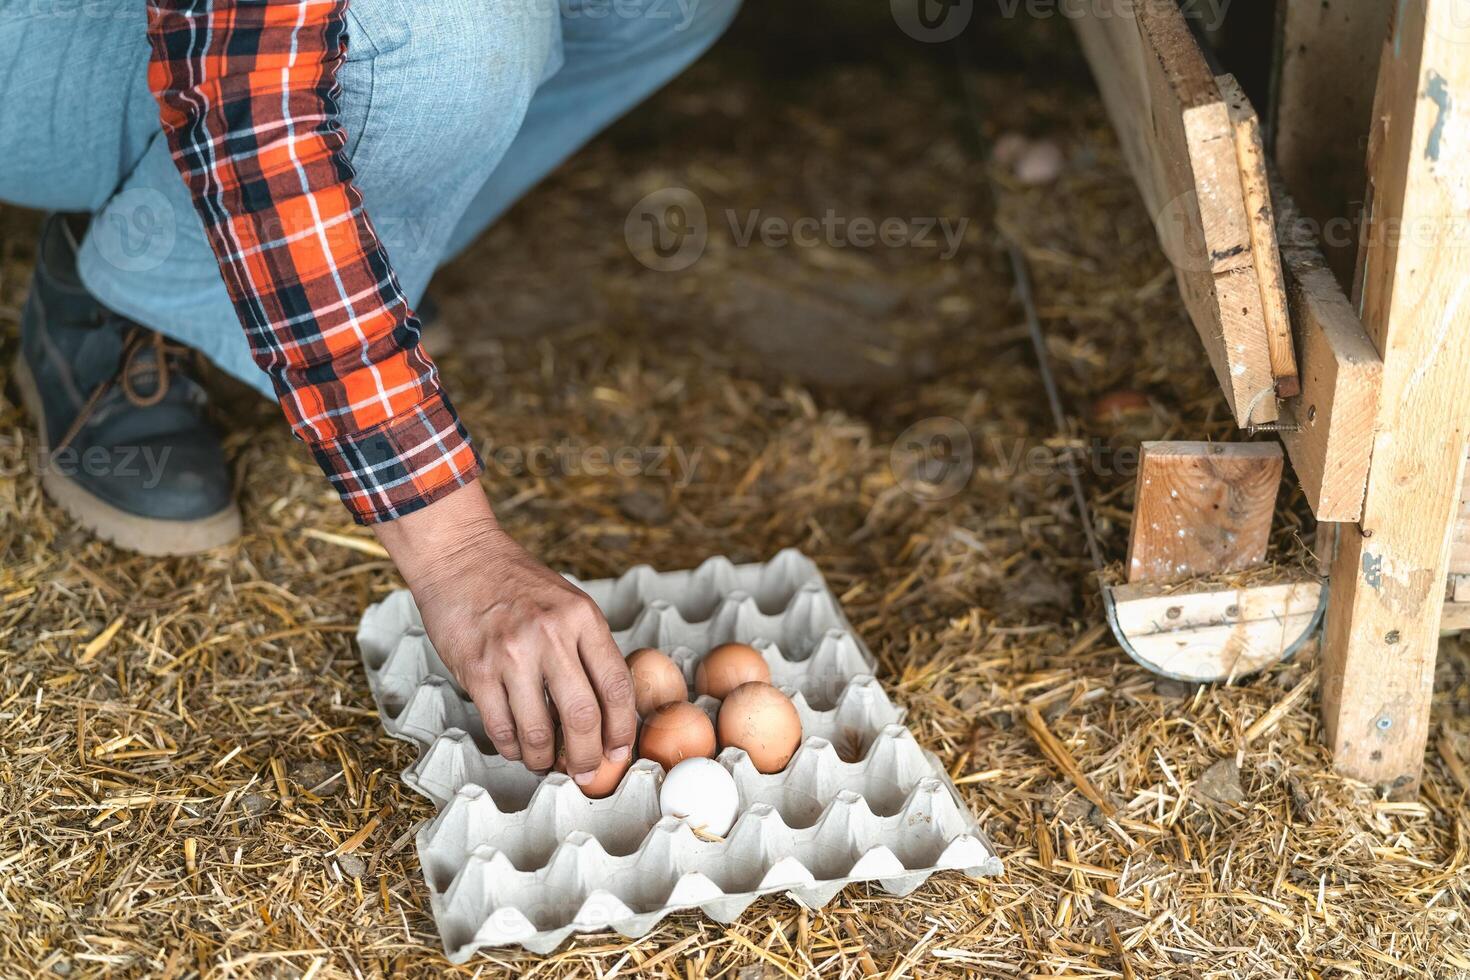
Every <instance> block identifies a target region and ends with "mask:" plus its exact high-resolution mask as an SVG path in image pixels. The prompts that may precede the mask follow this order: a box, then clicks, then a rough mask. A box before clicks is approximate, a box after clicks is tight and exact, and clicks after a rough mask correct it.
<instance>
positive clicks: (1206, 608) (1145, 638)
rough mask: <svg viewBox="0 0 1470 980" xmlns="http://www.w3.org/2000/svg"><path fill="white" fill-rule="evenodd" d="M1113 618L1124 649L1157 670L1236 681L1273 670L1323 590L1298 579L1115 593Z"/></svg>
mask: <svg viewBox="0 0 1470 980" xmlns="http://www.w3.org/2000/svg"><path fill="white" fill-rule="evenodd" d="M1112 596H1113V604H1114V605H1113V609H1114V615H1115V617H1116V619H1117V622H1118V628H1119V629H1120V630H1121V631H1122V633H1123V635H1124V636H1126V637H1127V638H1128V643H1129V645H1130V646H1132V647H1133V650H1134V652H1135V653H1137V654H1138V655H1139V656H1140V657H1142V658H1143V659H1144V660H1146V661H1148V662H1149V663H1151V664H1153V665H1154V666H1155V668H1156V669H1158V670H1160V671H1162V672H1164V673H1166V674H1169V675H1171V676H1174V677H1179V678H1183V679H1187V680H1194V681H1200V682H1207V681H1221V680H1226V679H1229V678H1235V677H1242V676H1245V675H1246V674H1253V673H1255V672H1256V671H1259V670H1263V669H1265V668H1266V667H1270V666H1271V665H1272V664H1276V663H1279V662H1280V661H1281V658H1282V657H1283V656H1284V655H1285V654H1286V651H1287V650H1289V649H1290V648H1291V646H1292V645H1293V644H1294V643H1296V642H1297V640H1299V639H1300V638H1301V636H1302V634H1303V633H1305V632H1306V630H1307V628H1308V627H1309V626H1310V625H1311V623H1312V617H1313V616H1314V615H1315V614H1316V612H1317V605H1318V603H1319V602H1321V599H1322V582H1321V580H1320V579H1318V578H1316V577H1315V576H1314V577H1310V578H1308V577H1305V576H1303V577H1301V578H1299V579H1295V580H1292V581H1287V582H1273V583H1271V584H1269V585H1256V586H1250V587H1245V588H1229V587H1220V586H1205V587H1202V588H1198V589H1192V590H1186V591H1178V590H1175V589H1173V588H1172V587H1170V586H1167V585H1159V584H1154V583H1139V584H1128V585H1118V586H1114V587H1113V590H1112Z"/></svg>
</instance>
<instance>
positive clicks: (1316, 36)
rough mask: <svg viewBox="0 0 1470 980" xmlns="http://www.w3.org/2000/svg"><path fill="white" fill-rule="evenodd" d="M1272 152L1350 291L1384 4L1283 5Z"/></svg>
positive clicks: (1374, 0) (1291, 0)
mask: <svg viewBox="0 0 1470 980" xmlns="http://www.w3.org/2000/svg"><path fill="white" fill-rule="evenodd" d="M1281 6H1282V7H1283V8H1285V9H1284V10H1283V11H1282V24H1281V59H1280V65H1279V68H1278V73H1277V84H1276V107H1275V112H1274V114H1273V115H1272V127H1273V130H1274V141H1273V147H1272V148H1273V152H1274V154H1275V157H1276V162H1277V163H1278V164H1279V165H1280V167H1281V172H1282V174H1283V175H1284V177H1285V178H1286V186H1287V188H1288V189H1289V190H1290V191H1291V193H1292V195H1293V196H1294V197H1296V199H1297V201H1298V202H1300V204H1301V207H1302V211H1303V213H1305V214H1306V215H1307V216H1308V217H1310V218H1311V219H1312V220H1313V221H1314V222H1315V223H1316V225H1317V229H1318V237H1319V238H1320V239H1323V240H1324V250H1325V251H1326V255H1327V260H1328V263H1329V265H1330V267H1331V269H1332V271H1333V272H1334V273H1335V274H1336V276H1337V279H1338V283H1339V285H1341V286H1342V287H1343V288H1344V289H1347V288H1348V287H1350V286H1351V285H1352V276H1353V258H1354V256H1355V255H1356V254H1357V250H1358V236H1357V231H1356V222H1357V218H1358V214H1359V211H1360V210H1361V206H1362V202H1363V189H1364V187H1366V186H1367V168H1366V167H1365V165H1364V161H1365V159H1366V156H1367V143H1368V122H1369V119H1370V117H1371V116H1372V110H1373V86H1374V84H1375V81H1376V79H1377V78H1378V57H1379V53H1380V52H1381V51H1382V50H1383V38H1384V36H1385V35H1386V34H1387V33H1388V18H1389V12H1390V9H1391V7H1392V0H1350V2H1338V3H1313V2H1310V0H1283V2H1282V3H1281Z"/></svg>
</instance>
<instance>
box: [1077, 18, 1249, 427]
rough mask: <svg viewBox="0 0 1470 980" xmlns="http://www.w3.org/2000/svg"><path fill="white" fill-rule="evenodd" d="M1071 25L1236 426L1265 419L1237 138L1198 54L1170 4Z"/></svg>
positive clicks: (1217, 89) (1086, 19)
mask: <svg viewBox="0 0 1470 980" xmlns="http://www.w3.org/2000/svg"><path fill="white" fill-rule="evenodd" d="M1072 21H1073V23H1074V24H1075V25H1076V29H1077V33H1078V37H1079V38H1080V39H1081V42H1082V50H1083V52H1084V53H1085V54H1086V55H1087V60H1088V62H1089V63H1090V64H1091V66H1092V73H1093V76H1094V77H1095V78H1096V79H1097V85H1098V89H1099V91H1100V92H1101V93H1102V98H1103V102H1104V104H1105V105H1106V106H1107V109H1108V114H1109V116H1110V117H1111V119H1112V121H1113V127H1114V128H1115V129H1116V130H1117V133H1118V140H1119V142H1120V144H1121V146H1122V150H1123V156H1124V157H1125V159H1127V161H1128V166H1129V169H1130V170H1131V171H1132V173H1133V179H1134V181H1135V182H1136V183H1137V185H1138V189H1139V192H1140V193H1141V195H1142V196H1143V201H1144V205H1145V206H1146V207H1147V208H1148V212H1149V214H1150V216H1152V218H1153V221H1154V227H1155V229H1156V230H1157V231H1158V235H1159V243H1160V244H1161V245H1162V246H1163V249H1164V253H1165V255H1167V256H1168V259H1169V262H1170V263H1171V264H1172V265H1173V267H1174V274H1175V278H1176V280H1177V281H1178V284H1179V291H1180V294H1181V295H1182V296H1183V298H1184V305H1185V307H1186V308H1187V309H1188V311H1189V316H1190V319H1191V320H1192V321H1193V322H1194V327H1195V330H1196V331H1197V332H1198V333H1199V335H1200V340H1201V341H1202V342H1203V343H1204V347H1205V352H1206V354H1207V355H1208V356H1209V359H1210V365H1211V367H1213V368H1214V371H1215V376H1216V378H1217V379H1218V380H1219V382H1220V387H1221V389H1222V390H1223V391H1224V392H1225V399H1226V401H1227V402H1228V403H1229V405H1230V410H1231V412H1232V414H1233V415H1234V416H1235V419H1236V422H1237V423H1238V424H1240V425H1245V424H1246V423H1247V422H1248V421H1251V422H1256V423H1262V422H1269V421H1274V420H1275V419H1276V418H1277V417H1278V415H1277V406H1276V400H1275V398H1274V397H1271V395H1272V394H1273V393H1274V384H1273V381H1272V376H1271V362H1270V354H1269V351H1268V349H1267V344H1266V321H1265V316H1264V314H1263V312H1262V309H1261V292H1260V287H1259V285H1258V284H1257V282H1256V272H1255V266H1254V258H1253V255H1252V245H1251V232H1250V226H1249V222H1248V221H1247V218H1246V211H1245V199H1244V196H1243V194H1242V191H1241V183H1240V177H1239V163H1238V161H1237V157H1236V150H1235V134H1234V129H1233V127H1232V125H1231V121H1230V112H1229V109H1228V108H1227V107H1226V105H1225V100H1224V99H1223V98H1221V96H1220V90H1219V88H1218V87H1217V86H1216V84H1215V77H1214V74H1213V73H1212V72H1211V71H1210V68H1209V65H1208V64H1207V63H1206V62H1205V58H1204V54H1203V53H1202V52H1201V51H1200V49H1199V45H1198V44H1197V43H1196V42H1195V40H1194V37H1193V35H1192V34H1191V33H1190V31H1189V26H1188V25H1187V24H1186V23H1185V21H1184V17H1183V15H1182V14H1181V13H1180V10H1179V7H1178V5H1177V4H1176V3H1174V2H1173V0H1094V2H1092V3H1087V4H1081V5H1079V9H1078V11H1077V16H1076V17H1074V18H1072ZM1262 392H1265V393H1266V394H1265V395H1262ZM1252 406H1254V408H1252ZM1248 411H1250V412H1252V413H1253V414H1252V417H1251V418H1250V419H1247V418H1246V413H1247V412H1248Z"/></svg>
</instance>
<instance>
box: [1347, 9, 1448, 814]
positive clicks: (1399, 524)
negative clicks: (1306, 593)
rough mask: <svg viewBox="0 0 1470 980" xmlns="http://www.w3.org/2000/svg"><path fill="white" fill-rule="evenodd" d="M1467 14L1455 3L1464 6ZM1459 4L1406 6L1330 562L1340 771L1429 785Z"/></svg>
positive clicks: (1381, 141) (1380, 98)
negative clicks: (1356, 403)
mask: <svg viewBox="0 0 1470 980" xmlns="http://www.w3.org/2000/svg"><path fill="white" fill-rule="evenodd" d="M1457 7H1458V8H1459V9H1458V10H1457ZM1462 14H1463V4H1460V3H1459V2H1458V0H1402V2H1401V3H1399V4H1398V5H1397V12H1396V14H1395V18H1394V23H1393V24H1392V27H1391V30H1390V31H1389V37H1388V40H1387V43H1386V44H1385V45H1384V49H1383V56H1382V62H1381V68H1380V71H1379V78H1378V90H1377V94H1376V96H1375V99H1374V104H1373V119H1372V126H1371V128H1370V132H1369V143H1368V172H1369V193H1368V198H1367V199H1368V202H1369V203H1368V214H1367V221H1366V223H1365V226H1364V242H1363V245H1362V249H1361V255H1360V259H1359V272H1358V276H1357V287H1358V288H1357V290H1356V292H1357V294H1358V306H1359V309H1360V312H1361V316H1362V320H1363V325H1364V327H1365V329H1366V330H1367V331H1368V335H1369V337H1371V338H1372V339H1373V341H1374V343H1375V344H1376V345H1377V347H1378V350H1379V352H1380V353H1381V354H1382V356H1383V396H1382V400H1381V402H1380V408H1379V416H1378V426H1377V429H1376V432H1375V436H1374V440H1373V458H1372V462H1371V465H1370V468H1369V471H1368V487H1367V494H1366V497H1365V499H1364V505H1363V519H1362V523H1361V524H1360V525H1345V526H1344V527H1343V530H1342V534H1341V537H1340V542H1339V545H1338V552H1337V556H1336V558H1335V560H1334V561H1333V564H1332V595H1331V605H1330V608H1329V610H1328V615H1327V632H1326V637H1325V639H1324V643H1323V674H1322V712H1323V716H1324V720H1325V724H1326V734H1327V739H1328V743H1329V745H1330V746H1331V748H1332V754H1333V758H1334V761H1335V764H1336V766H1337V767H1338V768H1339V769H1340V770H1341V771H1343V772H1344V773H1346V774H1348V775H1350V776H1353V777H1356V778H1358V779H1362V780H1365V781H1367V782H1371V783H1375V784H1379V785H1385V786H1387V787H1388V788H1389V790H1390V792H1391V794H1392V795H1393V796H1395V797H1398V798H1406V797H1412V796H1414V795H1415V794H1417V791H1418V785H1419V775H1420V770H1421V768H1422V766H1423V762H1424V746H1425V743H1426V741H1427V739H1428V732H1429V702H1430V694H1431V690H1432V686H1433V675H1434V659H1435V654H1436V651H1437V647H1438V642H1439V624H1440V615H1441V609H1442V606H1443V603H1444V594H1445V572H1446V568H1447V566H1448V561H1449V544H1450V529H1451V521H1452V518H1453V516H1454V514H1455V512H1456V509H1457V505H1458V502H1459V499H1458V492H1459V488H1460V483H1461V477H1462V471H1463V468H1464V463H1465V451H1466V440H1467V425H1470V250H1467V244H1470V242H1467V240H1466V237H1465V235H1466V231H1465V223H1466V218H1467V213H1470V23H1467V22H1466V19H1465V18H1464V17H1463V16H1462Z"/></svg>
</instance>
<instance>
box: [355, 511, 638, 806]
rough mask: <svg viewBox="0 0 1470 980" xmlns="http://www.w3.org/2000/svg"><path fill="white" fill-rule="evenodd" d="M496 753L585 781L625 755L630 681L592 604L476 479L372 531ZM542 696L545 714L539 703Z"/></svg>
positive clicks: (631, 724) (631, 726) (632, 717)
mask: <svg viewBox="0 0 1470 980" xmlns="http://www.w3.org/2000/svg"><path fill="white" fill-rule="evenodd" d="M374 531H375V532H376V533H377V536H378V540H379V541H381V542H382V544H383V547H385V548H387V549H388V553H389V555H391V556H392V558H393V562H394V564H396V565H397V566H398V571H399V572H400V573H401V574H402V575H403V578H404V580H405V581H406V582H407V583H408V587H409V589H410V590H411V591H412V592H413V596H414V601H415V602H416V603H417V604H418V607H419V612H420V613H421V614H422V616H423V619H424V629H425V630H426V631H427V632H428V634H429V639H430V640H431V641H432V642H433V644H434V648H435V649H436V650H437V651H438V652H439V657H440V659H441V660H443V661H444V665H445V666H446V667H448V668H449V670H450V672H451V673H452V674H453V675H454V678H455V680H457V681H458V682H459V684H460V686H461V687H463V688H464V689H465V691H466V692H467V693H468V694H469V695H470V697H471V698H473V699H474V702H475V706H476V707H477V708H478V709H479V711H480V717H481V718H483V719H484V722H485V733H486V734H487V735H488V736H489V737H490V741H491V742H493V743H494V744H495V748H496V751H498V752H499V753H500V754H501V755H503V756H505V757H506V758H507V759H519V760H521V761H522V762H524V763H525V765H526V767H527V768H529V769H533V770H536V771H538V772H544V771H546V770H547V769H550V768H551V765H552V762H553V759H554V756H555V753H556V736H555V719H559V720H560V723H561V729H562V740H563V743H564V745H563V747H564V750H565V753H566V767H567V772H568V773H569V774H570V775H571V776H572V778H574V779H576V780H577V782H579V783H585V782H587V781H588V780H590V779H591V778H592V776H593V774H594V773H595V772H596V771H597V768H598V766H599V765H601V763H602V758H603V756H604V755H605V756H607V758H609V759H611V760H612V761H614V762H621V761H622V760H623V759H626V758H627V757H628V755H629V753H630V752H631V751H632V745H633V736H634V733H635V728H636V725H637V715H636V714H635V712H634V709H633V682H632V678H631V677H630V676H629V674H628V668H627V666H626V665H625V664H624V663H623V656H622V654H621V653H620V652H619V651H618V647H617V644H616V643H614V642H613V638H612V634H611V633H610V632H609V631H608V626H607V621H606V620H605V619H603V616H602V613H601V611H600V610H599V609H598V608H597V606H596V604H595V603H593V601H592V600H591V599H589V598H588V597H587V594H586V593H585V592H583V591H582V590H580V589H578V588H577V587H576V586H574V585H572V584H571V583H570V582H568V581H567V580H566V579H564V578H562V577H561V576H560V575H558V574H556V573H555V572H553V571H551V570H550V569H549V568H547V567H546V566H545V565H543V564H541V563H540V562H539V561H537V560H536V559H535V558H533V557H532V556H531V555H530V554H529V553H528V552H527V551H526V550H525V549H524V548H522V547H521V546H520V545H518V544H516V543H515V542H514V541H513V540H511V538H510V536H509V535H508V534H506V533H505V531H504V530H502V529H501V527H500V525H499V523H498V522H497V521H496V520H495V515H494V514H493V513H492V512H491V510H490V502H489V501H488V500H487V499H486V498H485V492H484V490H482V489H481V488H480V486H479V484H471V485H469V486H465V487H462V488H461V489H459V490H456V491H454V492H453V493H451V494H449V495H448V496H446V497H442V498H440V499H439V500H436V501H435V502H434V503H432V504H430V505H429V506H428V507H425V508H423V509H422V510H419V511H415V512H414V513H412V514H409V515H407V516H405V517H400V518H398V519H397V520H394V521H387V522H385V523H382V524H378V525H375V526H374ZM548 691H549V692H550V694H551V700H552V701H553V702H554V706H555V707H554V711H555V716H553V710H552V709H551V708H550V707H548V705H547V700H546V693H547V692H548Z"/></svg>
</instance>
